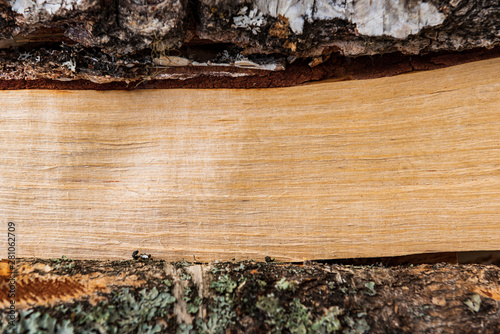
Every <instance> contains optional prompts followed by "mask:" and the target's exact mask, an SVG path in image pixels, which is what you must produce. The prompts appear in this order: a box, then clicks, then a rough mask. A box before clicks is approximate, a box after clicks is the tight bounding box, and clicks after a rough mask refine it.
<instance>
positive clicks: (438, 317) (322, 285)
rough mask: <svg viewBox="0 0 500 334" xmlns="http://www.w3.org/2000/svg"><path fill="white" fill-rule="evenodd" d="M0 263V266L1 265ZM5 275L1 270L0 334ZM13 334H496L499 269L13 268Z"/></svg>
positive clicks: (45, 263)
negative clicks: (91, 333)
mask: <svg viewBox="0 0 500 334" xmlns="http://www.w3.org/2000/svg"><path fill="white" fill-rule="evenodd" d="M4 264H5V263H4ZM9 277H10V273H9V272H8V270H5V265H4V270H2V279H3V281H4V283H3V284H2V289H1V290H0V302H2V305H3V306H4V309H3V313H2V326H3V328H2V332H4V333H10V332H14V329H13V327H9V325H8V324H7V314H8V310H7V309H6V308H5V307H6V306H7V305H9V304H8V303H9V300H8V298H7V297H6V292H7V291H6V290H7V288H6V282H7V280H8V279H9ZM15 279H16V281H17V287H16V289H17V294H16V301H17V303H16V307H17V311H19V314H20V315H19V319H18V321H17V330H18V332H22V333H24V332H28V330H31V332H37V333H51V332H53V331H51V329H50V328H53V329H54V330H55V331H56V330H59V331H61V332H62V330H63V329H65V330H67V331H66V332H64V333H72V331H71V330H74V332H76V333H81V332H85V330H87V331H88V330H94V332H100V333H112V332H115V331H116V330H118V332H120V333H132V332H141V333H144V332H147V330H150V332H151V333H160V332H161V333H174V332H176V331H177V332H178V333H179V332H180V333H281V332H284V333H309V332H310V333H438V332H439V333H498V332H499V331H500V320H499V319H500V286H499V281H500V269H499V268H498V267H497V266H494V265H490V266H483V265H450V264H445V263H441V264H435V265H429V264H427V265H419V266H398V267H384V266H381V265H373V266H359V267H358V266H349V265H347V266H342V265H333V264H317V263H316V264H315V263H305V264H298V265H294V264H281V263H273V262H270V263H256V262H252V261H249V262H235V263H218V264H211V265H193V264H189V263H187V262H182V263H173V264H168V263H164V262H162V261H154V260H151V259H144V260H142V259H138V260H131V261H116V262H111V261H106V262H100V261H73V260H70V259H64V258H63V259H52V260H21V261H18V264H17V272H16V278H15Z"/></svg>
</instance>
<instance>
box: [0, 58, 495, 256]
mask: <svg viewBox="0 0 500 334" xmlns="http://www.w3.org/2000/svg"><path fill="white" fill-rule="evenodd" d="M499 68H500V59H492V60H486V61H481V62H475V63H470V64H466V65H460V66H456V67H450V68H447V69H441V70H435V71H429V72H421V73H412V74H408V75H401V76H396V77H390V78H381V79H374V80H362V81H349V82H323V83H317V84H312V85H306V86H299V87H292V88H280V89H268V90H261V89H259V90H257V89H256V90H148V91H133V92H127V91H107V92H97V91H3V92H1V93H0V94H1V101H2V104H1V106H0V110H1V113H0V207H1V208H2V210H1V211H0V221H1V222H3V224H5V226H6V225H7V222H8V221H12V222H15V223H16V234H17V236H18V238H17V239H16V243H17V246H16V247H17V248H16V252H17V256H20V257H31V256H35V257H42V258H46V257H56V256H61V255H66V256H68V257H71V258H75V259H83V258H86V259H95V258H101V259H102V258H109V259H120V258H129V257H130V254H131V253H132V251H134V250H135V249H139V250H140V251H141V252H143V253H151V254H152V255H153V256H154V257H155V258H161V259H166V260H181V259H183V258H184V259H187V260H190V261H191V260H193V259H196V261H209V260H217V259H219V260H221V259H223V260H227V259H232V258H236V259H255V260H260V259H263V258H264V257H265V256H271V257H275V258H276V259H277V260H283V261H296V260H305V259H326V258H351V257H375V256H396V255H404V254H412V253H424V252H446V251H470V250H499V249H500V164H499V162H500V113H499V106H500V77H499V76H498V69H499ZM5 231H7V227H5ZM6 241H7V240H6V238H3V239H2V240H1V243H0V247H1V248H0V249H1V251H2V253H1V254H2V256H3V257H6V254H7V253H6V252H7V244H6Z"/></svg>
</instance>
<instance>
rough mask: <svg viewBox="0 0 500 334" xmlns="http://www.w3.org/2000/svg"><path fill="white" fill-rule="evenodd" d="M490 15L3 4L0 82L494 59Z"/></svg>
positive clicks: (438, 10) (243, 1) (210, 5)
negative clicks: (356, 61) (378, 57)
mask: <svg viewBox="0 0 500 334" xmlns="http://www.w3.org/2000/svg"><path fill="white" fill-rule="evenodd" d="M499 15H500V2H499V1H498V0H484V1H466V0H429V1H419V0H411V1H402V0H401V1H400V0H358V1H354V0H347V1H338V0H303V1H296V0H295V1H293V0H288V1H285V0H251V1H250V0H231V1H229V0H225V1H221V0H193V1H188V0H166V1H163V2H162V1H157V0H148V1H145V0H142V1H139V0H137V1H131V0H124V1H118V0H107V1H96V0H64V1H63V0H51V1H45V0H44V1H33V0H3V1H1V2H0V48H3V50H2V51H1V52H0V79H2V80H34V79H53V80H64V81H67V80H79V79H83V80H90V81H93V82H96V83H106V82H116V81H125V82H131V81H144V80H155V79H156V80H158V79H159V80H164V79H174V80H175V79H183V80H185V79H189V78H196V77H200V76H201V77H203V76H209V77H213V78H216V77H221V76H222V77H231V78H238V77H242V76H254V77H257V78H258V77H259V76H260V75H262V73H260V72H255V71H264V72H267V71H283V70H285V69H286V68H287V67H289V66H290V64H291V63H293V62H295V61H297V59H299V60H298V62H300V59H304V60H305V63H307V64H309V66H311V67H314V66H317V65H319V64H321V63H322V62H324V61H327V60H328V61H330V62H334V61H335V59H336V57H331V56H332V55H335V54H340V55H343V56H349V57H355V56H362V55H375V54H386V53H392V52H401V53H403V54H409V55H418V54H424V53H429V52H443V51H462V50H467V49H473V48H493V47H495V46H498V45H500V22H499V21H498V16H499ZM176 68H177V69H178V70H172V69H176ZM188 68H189V69H188ZM329 75H330V76H332V75H333V74H331V73H329Z"/></svg>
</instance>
